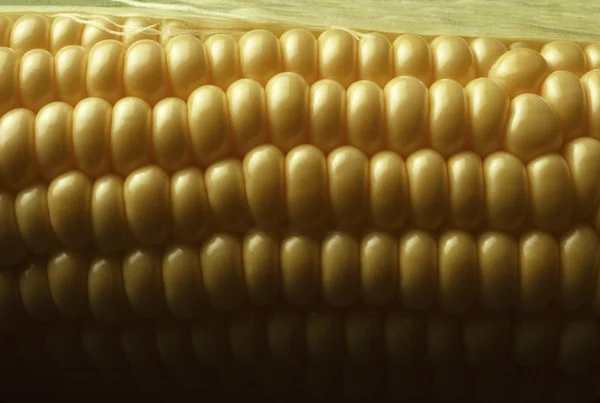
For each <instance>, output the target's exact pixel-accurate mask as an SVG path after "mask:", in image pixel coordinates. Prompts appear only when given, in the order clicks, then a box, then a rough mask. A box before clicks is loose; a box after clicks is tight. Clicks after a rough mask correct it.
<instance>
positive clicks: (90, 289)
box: [0, 227, 600, 329]
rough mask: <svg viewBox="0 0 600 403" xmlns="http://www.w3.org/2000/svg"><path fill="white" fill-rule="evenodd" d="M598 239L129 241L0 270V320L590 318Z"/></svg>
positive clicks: (598, 304)
mask: <svg viewBox="0 0 600 403" xmlns="http://www.w3.org/2000/svg"><path fill="white" fill-rule="evenodd" d="M598 242H599V241H598V236H597V235H596V234H595V232H594V231H592V230H591V229H589V228H587V227H579V228H576V229H574V230H572V231H570V232H568V233H566V234H565V235H564V236H562V237H561V238H559V239H556V238H554V237H552V236H550V235H548V234H546V233H543V232H531V233H528V234H525V235H523V236H522V237H520V238H518V239H515V238H512V237H510V236H508V235H505V234H502V233H498V232H486V233H483V234H481V235H480V236H479V237H477V238H475V237H473V236H471V235H470V234H467V233H464V232H459V231H449V232H445V233H443V234H442V235H441V236H440V237H439V238H435V237H433V236H432V235H431V234H429V233H425V232H422V231H409V232H407V233H405V234H404V235H403V236H401V237H400V238H399V239H398V238H395V237H391V236H389V235H386V234H383V233H370V234H367V235H365V236H363V237H362V238H356V237H353V236H351V235H349V234H346V233H342V232H334V233H330V234H328V235H326V236H325V237H324V238H323V239H321V240H319V239H316V238H312V237H308V236H302V235H285V236H284V237H283V238H278V237H275V236H272V235H269V234H266V233H262V232H251V233H248V234H247V235H246V236H244V237H243V238H238V237H233V236H230V235H225V234H217V235H213V236H212V237H210V238H209V239H208V240H207V241H206V242H204V243H203V244H202V245H200V246H197V247H193V246H185V245H173V246H168V247H166V249H165V250H164V251H162V250H158V249H157V248H138V249H133V250H131V251H129V252H128V253H126V254H125V255H123V256H121V257H118V256H112V255H106V256H104V255H100V256H98V255H95V254H92V253H88V252H74V251H61V252H59V253H56V254H54V255H52V256H51V257H50V258H49V259H48V260H47V261H42V260H34V261H32V262H31V263H27V264H24V265H21V266H20V270H19V278H16V277H15V273H14V272H11V271H3V272H2V274H1V275H0V276H1V277H0V280H1V282H0V287H1V288H2V290H3V295H4V296H5V298H4V299H3V300H2V306H1V308H2V309H0V312H2V315H1V319H2V320H1V322H2V327H3V328H4V329H10V328H11V326H12V325H13V324H14V323H13V322H14V321H15V320H16V319H15V315H17V313H18V312H19V311H18V309H16V308H17V307H18V306H20V304H21V302H18V301H22V304H23V306H24V308H25V310H26V311H27V312H28V313H29V315H30V316H31V317H32V318H33V319H34V320H36V321H42V322H44V321H48V320H52V319H54V318H55V317H56V315H57V314H58V313H60V314H62V315H64V316H66V317H69V318H72V319H82V318H85V317H89V316H90V315H91V316H93V317H94V318H95V319H97V320H100V321H103V322H120V321H122V320H123V319H124V318H127V317H129V316H130V315H131V314H134V315H136V316H141V317H143V318H160V317H163V316H164V315H166V314H171V315H174V316H175V317H177V318H180V319H183V320H190V319H196V318H198V317H200V316H201V315H203V314H204V313H205V311H206V310H207V309H209V308H210V307H214V308H216V309H217V310H219V311H230V310H232V309H237V308H240V307H242V306H244V304H246V303H250V304H252V305H258V306H265V307H275V306H276V304H278V303H281V302H280V301H282V300H284V301H286V302H287V303H289V304H291V305H293V306H299V307H301V306H307V305H309V304H312V303H317V302H319V301H322V302H323V303H325V304H327V305H329V306H331V307H339V308H342V307H348V306H352V305H353V304H355V303H357V302H359V301H363V302H364V303H366V304H367V305H369V306H372V307H386V306H390V305H391V304H396V303H398V304H399V305H400V306H402V307H405V308H407V309H410V310H417V311H422V310H425V309H429V308H432V307H436V306H439V307H440V308H441V309H442V311H444V312H447V313H451V314H465V313H469V312H472V311H473V310H478V309H484V310H485V311H489V312H490V313H489V314H490V315H492V313H491V312H492V311H494V312H503V311H506V310H508V309H515V310H517V311H520V312H524V313H529V312H540V311H542V310H544V309H551V310H555V311H556V312H560V311H573V310H576V309H581V308H584V307H588V308H589V309H592V310H594V311H595V312H596V313H597V314H600V284H599V283H598V281H599V278H598V273H597V266H598V259H599V245H598Z"/></svg>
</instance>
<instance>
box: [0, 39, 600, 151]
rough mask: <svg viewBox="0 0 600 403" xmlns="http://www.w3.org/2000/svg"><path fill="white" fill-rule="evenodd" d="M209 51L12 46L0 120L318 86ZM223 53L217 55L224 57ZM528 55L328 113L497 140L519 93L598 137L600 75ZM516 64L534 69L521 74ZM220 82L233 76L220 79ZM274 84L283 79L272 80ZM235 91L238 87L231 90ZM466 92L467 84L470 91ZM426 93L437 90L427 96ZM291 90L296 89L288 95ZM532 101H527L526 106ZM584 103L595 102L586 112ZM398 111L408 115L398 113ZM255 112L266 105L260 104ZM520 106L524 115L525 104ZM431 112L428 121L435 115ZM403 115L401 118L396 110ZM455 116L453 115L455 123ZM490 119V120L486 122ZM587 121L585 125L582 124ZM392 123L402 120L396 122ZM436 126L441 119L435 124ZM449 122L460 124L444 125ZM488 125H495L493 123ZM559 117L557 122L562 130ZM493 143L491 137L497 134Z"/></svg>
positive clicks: (322, 92) (412, 83)
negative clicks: (90, 105) (485, 73)
mask: <svg viewBox="0 0 600 403" xmlns="http://www.w3.org/2000/svg"><path fill="white" fill-rule="evenodd" d="M204 46H205V45H203V43H202V42H201V41H200V40H199V39H197V38H194V37H191V36H182V37H177V38H174V39H173V40H172V41H170V42H169V43H168V44H167V46H166V47H165V48H163V47H162V46H160V45H159V44H158V43H156V42H153V41H147V40H146V41H140V42H137V43H136V44H134V45H132V46H130V47H129V48H126V47H125V46H124V45H123V44H122V43H120V42H118V41H114V40H109V41H103V42H101V43H99V44H98V45H96V46H94V47H93V48H92V49H91V50H89V51H88V50H86V49H84V48H83V47H79V46H68V47H65V48H63V49H61V51H59V52H58V53H57V54H56V55H52V54H51V53H49V52H48V51H46V50H42V49H36V50H32V51H29V52H27V53H25V54H24V55H23V56H22V57H21V56H19V53H18V52H16V51H14V50H13V49H10V48H0V64H2V67H3V68H2V69H1V71H2V76H1V77H0V89H2V98H0V116H1V115H3V114H4V113H6V112H7V111H9V110H11V109H14V108H17V107H19V106H23V107H26V108H28V109H31V110H33V111H34V112H37V111H38V110H40V109H41V108H42V107H43V106H45V105H47V104H48V103H50V102H53V101H56V100H60V101H63V102H66V103H69V104H71V105H73V106H75V105H76V104H77V102H79V101H81V100H82V99H83V98H85V97H86V96H91V97H98V98H102V99H105V100H107V101H109V102H110V103H112V104H114V103H116V102H117V101H118V100H120V99H121V98H123V97H125V96H135V97H139V98H141V99H143V100H144V101H146V102H148V103H149V104H150V105H152V106H154V105H155V104H156V103H157V102H159V101H160V100H162V99H164V98H166V97H170V96H174V97H177V98H180V99H183V100H187V99H188V98H189V96H190V95H191V94H192V93H193V92H194V91H195V90H196V89H198V88H199V87H201V86H202V85H206V84H215V85H216V86H218V87H220V88H221V89H223V90H227V93H228V94H229V93H230V92H233V91H237V93H238V94H239V93H242V92H243V90H245V92H246V93H250V94H251V95H252V96H251V97H248V98H250V99H251V100H248V101H246V103H252V102H254V103H257V104H259V103H260V99H261V98H262V102H264V98H265V94H264V92H265V89H264V88H262V87H266V91H267V95H271V97H273V94H269V93H270V92H273V91H277V92H282V90H283V89H284V88H283V87H284V86H285V84H286V83H287V86H288V87H291V88H289V90H290V92H300V93H301V94H302V88H301V87H306V86H307V85H308V84H311V85H312V84H314V83H315V80H316V77H312V78H311V77H309V78H308V79H307V78H306V76H307V75H306V74H305V72H303V71H301V70H302V69H294V68H289V69H285V70H288V73H289V74H283V73H280V71H281V69H279V70H277V71H273V72H271V73H269V74H267V76H265V77H259V76H258V75H257V74H258V73H257V74H242V75H241V76H240V74H238V69H237V68H232V67H231V66H230V65H229V64H228V63H226V62H225V61H223V60H221V59H222V57H221V58H219V57H217V56H216V55H212V56H211V54H210V52H209V53H207V50H205V49H204ZM222 47H223V46H218V47H216V48H217V49H218V50H222ZM526 51H528V49H515V50H513V51H510V52H508V53H506V54H505V55H504V56H502V58H501V59H500V60H498V63H497V64H495V65H494V68H493V71H492V72H490V79H488V80H481V79H480V80H469V82H468V84H467V83H462V82H461V81H460V80H459V81H456V80H454V78H456V77H451V78H453V79H451V78H450V77H446V76H440V77H435V81H432V80H424V78H423V77H418V76H417V77H410V76H411V74H409V72H400V74H399V75H401V76H402V79H394V80H385V81H382V80H377V79H376V77H371V76H364V77H360V78H361V81H359V82H356V80H353V81H352V83H349V84H348V86H347V87H348V91H349V93H350V92H352V94H353V95H354V96H353V97H352V99H348V101H347V102H344V103H343V104H342V105H331V108H336V107H337V108H341V109H340V111H342V112H343V111H344V110H345V109H348V111H350V110H351V109H352V107H354V108H356V107H361V106H363V104H364V108H368V110H365V111H363V112H362V113H359V115H363V114H366V115H367V116H361V118H368V119H369V121H372V122H373V123H374V124H375V125H377V126H382V125H384V122H383V120H385V119H384V115H390V114H398V115H400V116H401V117H402V118H403V119H406V118H407V116H406V115H407V114H412V115H414V116H409V117H408V118H409V119H408V121H409V122H410V123H412V124H413V125H414V127H415V129H416V131H417V132H418V131H419V130H423V129H426V127H421V126H422V124H423V123H424V122H421V121H422V120H424V121H427V120H428V119H430V120H431V122H430V123H429V124H430V125H431V126H432V129H431V130H432V131H435V127H436V126H442V127H441V128H438V131H441V132H444V131H445V132H449V131H454V132H456V133H440V134H439V135H440V136H442V135H445V136H446V137H448V136H450V137H451V140H452V139H454V137H456V136H463V137H464V136H465V133H462V132H463V131H465V130H466V128H467V127H470V126H469V125H468V124H467V123H469V122H466V120H467V119H469V117H468V114H467V112H470V113H471V114H475V115H477V117H476V118H470V119H471V120H478V121H481V122H480V123H479V124H480V125H485V124H486V122H487V123H488V124H490V123H494V124H495V125H496V126H500V128H499V129H495V130H493V131H492V132H493V133H496V132H498V131H500V130H502V129H503V126H504V123H505V120H506V114H507V108H508V106H507V103H508V102H510V100H512V98H514V97H517V96H519V95H522V96H521V97H520V98H519V99H520V101H519V105H522V104H524V103H533V105H532V106H531V108H533V109H536V110H535V112H537V113H539V114H542V116H543V117H544V120H546V119H550V120H549V124H550V123H554V124H555V126H561V127H562V128H563V129H565V131H566V132H565V133H564V136H565V137H567V138H568V137H572V136H574V135H577V134H579V132H580V131H581V130H582V129H583V127H586V126H589V127H588V129H589V130H590V131H591V132H592V135H596V136H600V123H598V122H597V120H598V118H597V117H596V115H599V114H600V101H599V100H598V99H599V98H600V95H598V94H599V93H600V90H599V89H598V87H600V70H592V71H590V72H588V73H586V74H585V75H584V76H583V77H581V82H580V81H579V77H578V76H577V75H575V74H573V73H570V72H568V71H564V70H561V71H556V72H554V73H552V74H550V70H549V69H548V68H547V66H546V64H545V63H546V62H545V61H544V59H541V56H539V55H538V57H539V58H540V60H535V57H533V59H534V60H529V61H527V60H528V57H530V56H532V55H529V56H528V55H523V54H521V53H522V52H526ZM513 52H516V53H513ZM519 52H521V53H519ZM531 52H533V51H531ZM534 53H535V52H534ZM521 59H523V60H524V61H523V60H521ZM515 64H517V65H518V64H523V65H524V66H528V67H527V68H521V69H516V70H515ZM263 66H264V62H261V63H259V67H260V68H257V69H256V70H257V71H263V70H260V69H262V68H263ZM265 71H266V70H265ZM290 74H292V75H293V76H294V80H293V81H294V82H286V81H284V80H283V78H282V77H287V78H288V80H287V81H290V78H289V77H290ZM549 74H550V76H549ZM219 75H224V76H227V77H219ZM412 75H413V76H414V74H412ZM241 77H247V79H241ZM277 77H279V80H275V78H277ZM320 77H321V78H324V79H326V81H319V82H317V84H315V85H314V86H313V88H316V89H318V91H317V92H318V93H317V94H315V95H317V96H318V97H317V98H318V99H317V100H314V101H317V102H319V103H321V104H328V103H329V104H334V103H339V102H340V99H339V98H340V96H342V97H343V93H344V87H343V86H342V85H340V84H339V83H337V81H336V79H335V77H334V76H331V77H330V75H321V76H320ZM363 79H366V81H368V83H366V82H364V81H365V80H363ZM248 80H252V81H248ZM338 81H339V80H338ZM323 82H325V83H327V85H325V84H323ZM498 83H500V85H498ZM232 84H233V85H234V86H235V90H234V89H230V86H231V85H232ZM236 84H237V85H236ZM463 85H465V86H466V88H465V89H463ZM294 86H295V87H294ZM427 86H431V88H430V90H429V93H428V91H427ZM240 87H241V88H240ZM248 87H249V88H248ZM381 88H385V89H384V90H382V89H381ZM292 89H293V90H294V91H291V90H292ZM326 90H329V92H331V94H329V92H326ZM315 91H316V90H315ZM340 92H341V93H342V94H340ZM538 93H540V94H541V96H542V97H543V98H544V99H545V100H546V101H547V103H548V104H550V106H552V108H549V107H548V105H536V104H539V103H540V102H539V100H538V101H536V99H537V97H533V96H532V94H538ZM527 94H528V95H529V96H528V97H527V98H526V99H528V100H529V101H528V102H526V101H524V100H523V97H524V96H527ZM507 96H508V97H509V98H507ZM586 96H587V98H588V101H589V105H586V102H585V101H586ZM238 97H239V95H238ZM288 97H292V98H293V97H295V98H299V95H298V94H295V95H288ZM268 98H269V97H268V96H267V99H268ZM276 98H277V99H279V98H282V97H281V96H279V97H276ZM363 98H364V99H363ZM351 100H352V101H353V102H352V103H351V102H350V101H351ZM408 100H410V101H411V102H412V103H411V106H410V107H407V105H404V104H406V103H407V102H408ZM283 101H285V100H279V102H283ZM311 101H312V100H311ZM307 102H308V100H307V99H305V100H304V102H302V100H300V99H296V103H295V104H290V105H289V106H288V107H293V108H296V109H301V108H302V107H306V106H307V105H305V104H306V103H307ZM402 106H405V108H404V109H403V108H401V107H402ZM258 107H260V105H257V106H255V108H258ZM531 108H530V109H531ZM586 108H587V109H588V111H586ZM390 109H392V110H390ZM520 109H523V106H521V108H520ZM551 109H554V110H555V113H556V116H549V115H550V110H551ZM430 110H431V116H429V112H430ZM444 110H445V111H444ZM538 110H539V111H538ZM400 111H404V113H399V112H400ZM296 112H297V113H302V112H303V111H300V110H298V111H296ZM304 112H305V111H304ZM586 112H587V113H586ZM452 114H454V115H456V116H454V117H452V116H451V115H452ZM514 114H517V115H519V111H518V110H515V107H513V108H511V113H510V116H512V115H514ZM521 114H522V113H521ZM438 115H439V116H438ZM482 115H483V116H482ZM486 115H489V116H488V117H487V118H486V117H485V116H486ZM586 117H587V119H588V120H589V122H587V124H584V123H586V122H584V121H585V120H586ZM389 119H390V118H389V117H388V120H389ZM395 120H396V121H397V122H402V120H401V119H400V118H396V119H395ZM435 120H439V121H441V122H438V123H437V124H436V122H435ZM448 120H454V121H455V122H447V121H448ZM491 120H494V122H490V121H491ZM557 120H558V123H559V124H556V121H557ZM397 122H396V124H395V125H394V123H395V122H394V121H392V122H388V123H387V124H388V125H391V126H395V127H396V128H397V129H398V127H397V126H398V125H402V124H401V123H397ZM444 122H445V123H444ZM465 125H466V127H465ZM404 126H408V124H404ZM444 126H445V127H444ZM380 129H381V128H380ZM405 129H406V127H405ZM478 134H480V133H474V134H473V137H474V139H473V143H474V144H473V146H474V147H477V146H478V144H475V143H477V141H481V140H486V138H482V139H480V138H477V135H478ZM414 136H416V135H414ZM488 137H493V134H492V135H488ZM454 140H456V139H454ZM492 140H493V139H492ZM433 141H434V140H432V142H433ZM462 141H463V142H464V140H462ZM373 146H377V144H374V145H373ZM448 146H454V145H453V144H449V145H448Z"/></svg>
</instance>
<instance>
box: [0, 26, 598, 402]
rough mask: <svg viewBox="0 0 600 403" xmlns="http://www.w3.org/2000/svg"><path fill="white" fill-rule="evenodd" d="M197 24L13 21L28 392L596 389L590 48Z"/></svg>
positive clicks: (10, 275) (9, 232)
mask: <svg viewBox="0 0 600 403" xmlns="http://www.w3.org/2000/svg"><path fill="white" fill-rule="evenodd" d="M198 32H200V28H199V27H198V26H195V25H194V24H192V23H190V24H184V23H182V22H172V21H163V20H158V19H156V20H153V19H148V18H138V17H130V18H113V17H111V18H105V17H94V18H89V19H84V20H81V19H74V18H70V17H65V16H58V17H48V16H44V15H33V14H28V15H21V16H17V15H6V16H0V46H3V47H0V256H1V259H0V333H1V334H2V337H3V339H2V340H1V343H0V350H1V351H3V352H4V351H6V352H7V353H6V354H5V355H6V356H9V353H8V351H12V350H14V351H16V353H15V352H14V351H13V353H12V357H13V361H11V365H12V364H14V365H15V368H16V367H19V368H21V370H22V371H24V372H22V374H23V376H25V374H30V373H37V374H38V376H39V377H44V376H47V375H46V374H47V372H45V371H54V372H57V373H56V374H55V375H54V376H55V377H56V378H54V377H52V378H51V380H49V381H48V384H49V386H52V385H55V384H61V383H60V382H62V383H63V384H64V383H65V382H66V383H69V382H70V380H71V381H72V379H73V378H72V376H74V375H73V374H74V373H75V374H80V375H79V376H78V378H77V379H78V382H79V381H81V382H84V381H85V382H88V383H90V384H89V385H88V384H87V383H86V385H87V386H86V387H89V388H90V389H87V391H85V392H83V393H89V391H90V390H95V391H96V392H94V393H99V392H100V391H101V390H100V389H102V388H104V387H105V386H102V385H104V384H100V386H98V385H97V384H94V382H92V379H93V378H97V377H102V379H106V382H109V383H111V384H114V382H115V381H116V380H117V379H119V380H120V381H122V382H124V384H123V385H121V386H120V387H123V388H125V387H126V386H124V385H125V384H127V383H129V382H130V381H135V382H138V383H141V384H142V385H143V388H144V389H143V390H146V391H155V390H156V389H157V388H158V389H160V387H161V386H164V385H163V384H164V382H163V381H162V379H163V378H174V379H175V382H176V384H177V385H185V386H186V387H187V388H191V390H197V389H198V388H199V382H198V380H199V379H203V380H206V382H205V383H207V384H208V383H211V382H212V380H211V381H209V380H208V378H209V377H210V376H211V374H209V373H215V374H219V375H220V379H221V380H222V381H224V382H225V384H226V389H227V388H232V389H236V388H238V389H239V388H242V389H243V388H245V387H247V386H248V385H253V386H252V387H256V388H259V389H261V390H262V389H265V388H266V389H267V390H270V391H271V392H272V393H284V394H285V393H289V391H290V390H307V391H309V392H310V393H311V394H313V395H315V396H329V395H330V394H331V393H334V394H335V393H342V394H344V395H345V396H347V397H350V398H355V399H358V400H361V399H362V400H364V399H372V398H373V397H374V396H375V397H377V398H380V399H384V398H391V399H408V400H409V401H413V400H416V401H423V400H424V399H430V400H432V401H482V402H483V401H499V402H504V401H513V400H514V401H523V402H532V401H549V399H552V398H554V399H555V400H556V401H564V400H566V401H580V402H591V401H592V399H594V398H595V397H597V396H599V395H600V385H599V382H598V379H600V329H599V325H600V322H599V319H598V318H599V315H600V276H599V275H598V264H599V257H600V256H599V253H600V239H599V238H598V231H600V210H599V207H600V206H599V202H600V162H599V161H600V45H599V44H583V43H574V42H567V41H553V42H547V43H542V42H523V41H504V40H499V39H491V38H462V37H458V36H439V37H432V38H423V37H421V36H418V35H414V34H404V35H390V34H380V33H371V34H364V35H359V36H355V35H353V34H352V33H350V32H348V31H344V30H340V29H329V30H324V31H322V32H312V31H308V30H303V29H291V30H286V31H282V32H277V31H271V30H267V29H259V30H250V31H244V32H241V31H240V32H237V33H232V34H223V33H217V34H210V35H204V34H203V35H198V34H197V33H198ZM11 349H12V350H11ZM32 371H33V372H32ZM36 371H39V372H36ZM88 372H89V374H88ZM16 373H17V372H15V374H16ZM15 374H12V376H16V375H15ZM86 374H88V375H86ZM213 375H214V374H213ZM7 376H8V375H7ZM27 376H29V375H27ZM15 379H16V378H15ZM55 380H56V382H55ZM59 381H60V382H59ZM53 382H54V383H53ZM171 386H172V385H171ZM82 388H83V387H82ZM98 388H100V389H98ZM174 388H175V389H177V388H179V386H175V387H174ZM340 391H341V392H340ZM63 392H64V390H63ZM61 393H62V392H61ZM242 393H243V392H242ZM242 396H243V395H242ZM561 399H564V400H561ZM569 399H570V400H569Z"/></svg>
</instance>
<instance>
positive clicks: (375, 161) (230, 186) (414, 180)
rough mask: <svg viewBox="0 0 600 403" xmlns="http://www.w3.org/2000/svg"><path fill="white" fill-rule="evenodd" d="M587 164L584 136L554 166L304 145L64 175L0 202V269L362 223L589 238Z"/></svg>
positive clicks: (594, 182) (591, 165) (553, 158)
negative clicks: (580, 227) (584, 226)
mask: <svg viewBox="0 0 600 403" xmlns="http://www.w3.org/2000/svg"><path fill="white" fill-rule="evenodd" d="M599 155H600V142H599V141H598V140H595V139H591V138H582V139H577V140H575V141H573V142H572V143H571V144H569V145H568V146H567V147H566V148H565V150H564V156H560V155H557V154H553V155H547V156H544V157H540V158H538V159H536V160H534V161H532V162H531V163H530V164H529V165H527V166H525V165H523V164H522V162H521V161H519V160H518V159H517V158H515V157H514V156H512V155H510V154H507V153H494V154H492V155H490V156H488V157H487V158H485V159H484V160H482V159H481V158H480V157H479V156H477V155H476V154H473V153H463V154H458V155H456V156H455V157H453V158H451V159H450V160H449V161H448V162H445V161H444V160H443V159H442V157H441V156H440V155H439V154H437V153H436V152H434V151H431V150H421V151H418V152H416V153H414V154H412V155H411V156H410V157H409V158H408V159H407V160H406V161H404V160H403V159H401V158H400V157H399V156H397V155H396V154H394V153H391V152H383V153H379V154H376V155H375V156H374V157H373V158H371V159H370V160H369V159H367V158H366V156H365V155H364V154H362V153H361V152H360V151H358V150H356V149H354V148H351V147H342V148H338V149H335V150H334V151H333V152H331V153H330V154H329V156H328V157H326V156H325V155H324V154H323V153H322V152H321V151H320V150H318V149H317V148H315V147H313V146H309V145H305V146H300V147H297V148H294V149H292V150H291V151H290V152H289V153H288V154H287V155H285V156H284V154H283V153H281V151H279V150H278V149H277V148H275V147H274V146H261V147H258V148H256V149H254V150H252V152H250V153H249V154H248V155H247V156H246V158H244V160H243V161H239V160H236V159H227V160H223V161H221V162H218V163H215V164H212V165H210V166H209V167H208V168H207V170H206V171H204V172H203V171H201V170H200V169H197V168H186V169H182V170H178V171H176V172H174V173H173V174H172V175H171V176H169V175H168V173H167V172H165V171H164V170H163V169H161V168H159V167H156V166H154V165H147V166H144V167H142V168H139V169H136V170H135V171H133V172H132V173H131V174H129V175H128V176H127V177H126V178H125V179H124V180H123V179H122V178H121V177H119V176H116V175H114V174H106V175H102V176H100V177H98V178H97V179H95V180H94V179H91V178H89V177H88V176H86V174H85V173H84V172H81V171H76V170H70V171H68V172H66V173H64V174H61V175H59V176H58V177H56V178H55V179H53V180H52V181H51V183H50V185H49V186H46V185H43V184H38V185H30V186H28V187H25V188H24V189H23V190H21V191H20V192H18V193H17V194H16V196H14V197H13V196H12V195H11V194H10V193H8V192H1V193H0V217H2V221H1V222H2V226H1V227H0V240H1V242H0V246H1V248H2V253H3V256H4V260H3V262H2V263H1V264H3V265H10V264H13V263H15V262H17V261H19V259H21V258H22V257H23V256H24V255H25V253H26V252H25V249H26V248H25V246H26V247H27V249H29V250H31V251H32V252H34V253H36V254H46V253H50V252H52V251H53V250H56V249H57V248H58V247H60V245H63V246H65V247H67V248H75V249H79V248H84V247H86V246H89V245H91V244H93V245H95V246H96V247H97V248H99V249H100V250H102V251H116V250H124V249H125V248H127V247H129V246H131V245H132V244H135V243H137V244H142V245H160V244H162V243H164V242H166V241H167V240H168V239H170V238H171V237H172V236H174V237H175V238H177V239H179V240H181V241H184V242H194V243H196V242H201V241H202V240H203V239H204V237H205V236H206V235H207V234H208V233H210V231H211V230H214V229H220V230H226V231H233V232H243V231H246V230H248V229H250V228H253V227H257V228H263V229H267V230H273V231H280V230H281V229H283V228H290V229H293V230H301V231H305V230H312V229H314V230H323V229H327V228H333V227H335V228H342V229H348V230H361V229H362V228H365V226H368V225H369V224H372V225H373V226H375V227H376V228H380V229H384V230H391V231H398V230H401V229H403V228H406V227H407V226H409V227H410V226H412V227H416V228H420V229H425V230H439V229H443V228H446V227H452V228H458V229H464V230H476V229H479V228H490V229H499V230H504V231H520V230H523V229H524V228H526V227H527V226H528V225H529V227H533V228H538V229H542V230H549V231H559V230H565V229H567V228H569V227H570V226H571V225H572V223H573V222H576V221H580V220H587V221H588V222H590V224H592V226H595V227H596V229H600V228H599V226H600V213H599V212H598V202H599V199H600V185H599V183H598V182H599V181H600V174H597V173H598V172H600V163H599V161H600V158H599ZM15 158H16V157H15ZM1 162H4V161H3V160H0V167H2V165H1ZM594 221H595V222H594Z"/></svg>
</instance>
